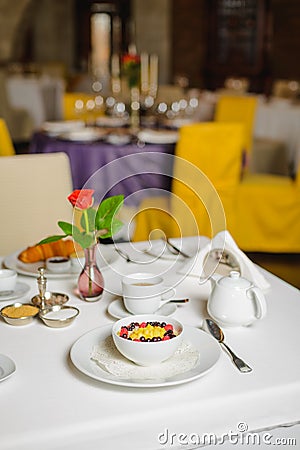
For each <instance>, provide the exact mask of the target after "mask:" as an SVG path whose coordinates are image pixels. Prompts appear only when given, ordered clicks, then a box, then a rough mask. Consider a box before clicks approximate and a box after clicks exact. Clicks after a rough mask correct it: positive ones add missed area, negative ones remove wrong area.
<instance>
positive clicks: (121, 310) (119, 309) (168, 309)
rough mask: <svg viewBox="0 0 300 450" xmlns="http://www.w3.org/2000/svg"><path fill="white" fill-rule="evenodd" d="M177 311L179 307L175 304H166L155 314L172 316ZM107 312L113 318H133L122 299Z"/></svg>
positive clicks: (111, 304) (109, 307)
mask: <svg viewBox="0 0 300 450" xmlns="http://www.w3.org/2000/svg"><path fill="white" fill-rule="evenodd" d="M176 309H177V306H176V305H175V304H174V303H165V304H164V305H163V306H161V307H160V308H159V309H158V310H157V311H156V312H155V314H159V315H161V316H170V315H171V314H174V312H175V311H176ZM107 311H108V312H109V314H110V315H111V316H112V317H115V318H116V319H123V317H128V316H133V314H131V312H129V311H127V309H126V308H125V306H124V303H123V300H122V299H121V298H119V299H118V300H114V301H113V302H111V303H110V304H109V306H108V309H107Z"/></svg>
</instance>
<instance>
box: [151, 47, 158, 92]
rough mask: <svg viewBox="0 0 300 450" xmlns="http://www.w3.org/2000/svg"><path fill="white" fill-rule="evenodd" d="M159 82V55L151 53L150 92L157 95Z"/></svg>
mask: <svg viewBox="0 0 300 450" xmlns="http://www.w3.org/2000/svg"><path fill="white" fill-rule="evenodd" d="M157 83H158V56H157V55H150V94H151V95H153V96H154V95H156V92H157Z"/></svg>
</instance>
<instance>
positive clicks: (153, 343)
mask: <svg viewBox="0 0 300 450" xmlns="http://www.w3.org/2000/svg"><path fill="white" fill-rule="evenodd" d="M183 334H184V326H183V324H182V323H181V322H179V321H178V320H176V319H173V318H166V316H159V315H155V314H142V315H136V316H129V317H125V318H123V319H120V320H118V321H117V322H116V323H115V324H114V325H113V327H112V337H113V341H114V343H115V346H116V347H117V349H118V350H119V352H120V353H121V354H122V355H123V356H125V358H127V359H129V360H130V361H133V362H134V363H135V364H138V365H140V366H152V365H155V364H160V363H161V362H163V361H166V360H167V359H169V358H170V357H171V356H172V355H173V354H174V353H175V352H176V350H177V349H178V348H179V346H180V344H181V343H182V340H183Z"/></svg>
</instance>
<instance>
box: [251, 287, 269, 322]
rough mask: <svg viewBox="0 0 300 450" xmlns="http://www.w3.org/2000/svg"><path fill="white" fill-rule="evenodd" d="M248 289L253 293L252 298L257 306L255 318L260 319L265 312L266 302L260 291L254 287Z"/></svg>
mask: <svg viewBox="0 0 300 450" xmlns="http://www.w3.org/2000/svg"><path fill="white" fill-rule="evenodd" d="M249 291H250V292H252V293H253V294H254V299H255V303H256V307H257V314H256V318H257V319H262V318H263V317H265V315H266V313H267V303H266V299H265V296H264V294H263V293H262V291H261V290H260V289H258V288H256V287H252V288H250V289H249Z"/></svg>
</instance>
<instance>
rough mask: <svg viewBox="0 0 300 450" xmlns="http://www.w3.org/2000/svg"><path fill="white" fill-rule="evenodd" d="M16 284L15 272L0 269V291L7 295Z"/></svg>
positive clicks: (12, 290)
mask: <svg viewBox="0 0 300 450" xmlns="http://www.w3.org/2000/svg"><path fill="white" fill-rule="evenodd" d="M16 284H17V272H16V271H15V270H11V269H0V293H1V294H2V295H8V294H11V293H12V292H14V290H15V289H16Z"/></svg>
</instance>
